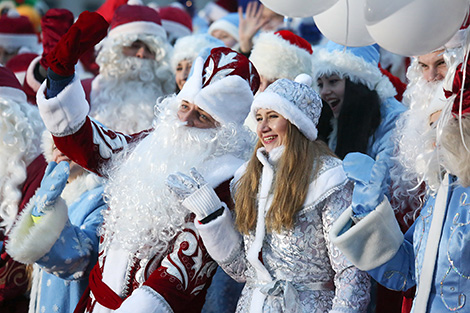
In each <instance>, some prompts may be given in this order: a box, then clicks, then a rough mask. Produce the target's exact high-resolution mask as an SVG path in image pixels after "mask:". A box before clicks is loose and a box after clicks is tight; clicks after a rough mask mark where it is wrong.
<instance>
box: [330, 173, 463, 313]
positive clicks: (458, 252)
mask: <svg viewBox="0 0 470 313" xmlns="http://www.w3.org/2000/svg"><path fill="white" fill-rule="evenodd" d="M469 195H470V187H467V188H464V187H462V186H461V185H459V184H458V183H456V182H455V177H454V176H451V175H446V177H445V179H444V181H443V183H442V184H441V187H440V189H439V191H438V193H437V195H435V196H433V197H430V198H429V199H428V201H427V203H426V205H425V206H424V208H423V209H422V210H421V213H420V216H419V217H418V219H417V220H416V221H415V223H414V224H413V226H412V227H411V228H410V229H409V230H408V232H407V233H406V234H405V235H402V233H401V231H400V228H399V226H398V223H397V222H396V220H395V218H394V215H393V210H392V209H391V207H390V204H389V203H388V201H387V199H385V200H384V201H383V202H382V203H381V204H380V205H379V206H378V207H377V208H376V209H375V210H374V211H372V212H371V213H370V214H369V215H367V216H366V217H365V218H364V219H362V220H361V221H359V222H358V223H357V224H356V225H354V226H352V227H351V225H352V223H351V215H352V210H351V209H350V208H349V209H348V210H347V211H346V212H345V213H343V215H342V216H341V217H340V218H339V219H338V221H337V222H336V223H335V224H334V225H333V228H332V231H331V238H332V241H333V243H335V244H336V245H337V246H338V247H339V248H340V250H341V251H343V252H344V253H345V255H346V256H347V257H348V258H349V259H350V260H351V261H352V262H353V263H354V264H355V265H356V266H357V267H359V268H360V269H363V270H367V271H368V272H369V273H370V274H371V275H372V276H373V277H374V278H375V279H376V280H377V281H378V282H379V283H380V284H382V285H384V286H386V287H387V288H390V289H394V290H407V289H409V288H410V287H412V286H415V285H417V287H418V288H417V292H416V297H415V300H414V303H413V308H412V312H415V313H421V312H430V313H434V312H439V313H441V312H468V311H469V309H470V305H469V304H468V301H467V299H466V298H467V297H470V263H469V262H468V260H469V259H470V197H469Z"/></svg>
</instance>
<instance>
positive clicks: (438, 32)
mask: <svg viewBox="0 0 470 313" xmlns="http://www.w3.org/2000/svg"><path fill="white" fill-rule="evenodd" d="M394 1H397V2H395V3H394ZM394 1H389V0H366V9H365V13H364V15H365V21H366V22H365V23H366V27H367V30H368V31H369V34H370V35H371V36H372V38H374V39H375V41H376V42H377V43H378V44H379V45H380V46H381V47H383V48H384V49H386V50H388V51H390V52H393V53H396V54H401V55H405V56H416V55H423V54H427V53H429V52H432V51H433V50H435V49H438V48H440V47H442V46H443V45H444V44H445V43H446V42H448V41H449V39H451V38H452V36H453V35H454V34H455V33H456V32H457V30H458V29H459V28H460V26H461V25H462V23H463V21H464V19H465V17H466V15H467V12H468V9H469V1H468V0H394Z"/></svg>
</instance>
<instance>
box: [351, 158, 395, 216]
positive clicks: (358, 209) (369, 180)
mask: <svg viewBox="0 0 470 313" xmlns="http://www.w3.org/2000/svg"><path fill="white" fill-rule="evenodd" d="M343 168H344V171H345V172H346V176H347V177H348V178H349V179H351V180H352V181H354V182H355V185H354V191H353V196H352V203H351V207H352V210H353V212H354V217H357V218H362V217H364V216H366V215H367V214H369V213H370V212H371V211H373V210H374V209H375V208H376V207H377V206H378V205H379V204H380V203H381V202H382V201H383V198H384V192H383V184H384V183H385V182H384V180H385V175H386V171H387V165H386V164H385V163H384V162H380V161H377V162H376V161H374V159H372V158H371V157H370V156H368V155H365V154H362V153H358V152H353V153H349V154H347V155H346V157H345V158H344V160H343Z"/></svg>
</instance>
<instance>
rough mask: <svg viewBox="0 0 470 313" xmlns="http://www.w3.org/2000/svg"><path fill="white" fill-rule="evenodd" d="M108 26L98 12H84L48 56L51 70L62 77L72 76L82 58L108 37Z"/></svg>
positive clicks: (47, 60) (47, 59)
mask: <svg viewBox="0 0 470 313" xmlns="http://www.w3.org/2000/svg"><path fill="white" fill-rule="evenodd" d="M108 26H109V24H108V22H106V20H105V19H104V18H103V17H102V16H101V15H100V14H98V13H96V12H89V11H84V12H83V13H82V14H80V16H79V17H78V19H77V21H76V22H75V23H74V24H73V25H72V26H71V27H70V29H69V30H68V31H67V33H66V34H65V35H64V36H62V38H61V39H60V41H59V42H58V43H57V45H56V46H55V48H54V49H53V50H52V51H51V52H50V53H49V54H48V55H47V56H46V62H47V63H48V64H49V67H50V68H51V70H52V71H54V73H56V74H58V75H61V76H71V75H72V74H73V73H74V71H75V64H77V62H78V59H79V58H80V56H81V55H82V54H83V53H84V52H85V51H87V50H88V49H90V48H91V47H93V46H95V45H96V44H97V43H98V42H100V41H101V39H103V38H104V37H105V36H106V34H107V31H108Z"/></svg>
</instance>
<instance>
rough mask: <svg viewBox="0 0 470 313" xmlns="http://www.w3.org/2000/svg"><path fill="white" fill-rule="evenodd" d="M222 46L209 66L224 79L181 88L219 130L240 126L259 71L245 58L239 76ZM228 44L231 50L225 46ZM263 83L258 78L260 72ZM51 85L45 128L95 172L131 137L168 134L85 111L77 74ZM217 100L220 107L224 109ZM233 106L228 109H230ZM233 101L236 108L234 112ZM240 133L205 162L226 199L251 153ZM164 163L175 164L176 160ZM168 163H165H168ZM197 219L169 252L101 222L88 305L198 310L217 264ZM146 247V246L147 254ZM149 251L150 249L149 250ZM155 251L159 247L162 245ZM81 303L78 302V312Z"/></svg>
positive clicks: (41, 99)
mask: <svg viewBox="0 0 470 313" xmlns="http://www.w3.org/2000/svg"><path fill="white" fill-rule="evenodd" d="M220 49H222V50H221V51H222V53H221V56H220V59H211V60H210V61H211V63H210V64H211V66H210V67H209V68H210V69H211V70H213V71H211V73H213V74H214V76H215V77H217V78H218V79H217V80H216V79H214V81H212V84H211V81H210V80H211V78H209V79H207V77H206V78H205V83H206V85H205V86H204V88H202V86H203V85H202V77H200V76H199V77H198V78H197V79H193V80H192V81H191V82H189V81H188V83H189V85H188V88H187V90H185V92H183V93H182V94H181V97H183V98H182V99H188V100H190V101H191V102H193V103H196V105H198V106H199V107H201V108H204V110H205V111H206V112H208V113H209V114H211V115H212V116H214V117H215V118H217V121H219V122H220V123H221V125H222V126H221V127H220V128H221V129H223V128H224V127H225V126H223V125H228V124H230V122H231V123H234V124H236V125H239V126H240V127H241V125H242V122H243V120H244V118H245V117H246V115H247V114H248V110H249V104H250V103H251V101H252V97H253V91H252V89H251V88H253V87H251V86H249V84H248V83H247V81H248V80H250V81H251V80H253V77H254V76H255V74H256V73H254V72H252V71H253V68H252V66H251V63H250V64H248V60H247V59H246V58H245V59H246V60H245V62H246V64H245V65H244V66H245V67H246V69H245V70H246V75H245V76H246V77H247V78H245V77H243V78H242V77H240V76H238V75H240V74H238V72H237V69H233V68H232V69H231V70H227V68H229V67H230V66H233V65H234V64H236V63H237V62H238V56H237V54H236V53H235V52H233V51H231V50H230V49H227V48H220ZM225 49H226V50H229V51H225ZM214 62H215V63H214ZM214 64H215V66H217V67H223V68H224V70H225V72H223V70H222V71H219V68H214ZM206 66H207V65H206ZM198 69H199V71H196V70H195V72H196V73H199V72H200V73H202V72H203V71H202V62H199V65H198ZM227 71H228V72H230V73H231V74H230V75H229V76H227V77H226V78H223V77H224V76H223V75H227V74H225V73H226V72H227ZM206 73H207V70H206ZM233 73H234V74H233ZM256 75H257V74H256ZM195 76H198V75H195ZM257 84H258V85H259V78H258V80H257ZM45 88H46V84H45V83H44V84H43V85H42V86H41V88H40V89H39V92H38V107H39V109H40V113H41V116H42V118H43V120H44V122H45V124H46V127H47V128H48V129H49V131H50V132H51V133H52V134H53V135H54V141H55V143H56V146H57V147H58V149H59V150H61V151H62V152H64V153H65V154H66V155H68V156H69V157H70V158H71V159H72V160H74V161H75V162H76V163H78V164H80V165H81V166H83V167H85V168H86V169H88V170H90V171H93V172H96V173H98V174H100V175H107V172H106V169H107V168H108V167H107V164H110V163H111V162H112V161H113V160H114V159H113V158H112V157H113V156H114V155H116V154H118V153H119V152H121V151H127V149H128V148H129V146H131V147H133V148H134V149H135V150H137V149H139V144H136V145H133V144H135V143H137V142H141V144H142V143H143V142H144V141H145V140H147V139H150V138H152V140H157V145H158V142H159V141H164V140H165V138H158V137H156V136H152V135H154V134H152V130H150V131H143V132H141V133H138V134H134V135H124V134H122V133H118V132H114V131H111V130H109V129H107V128H105V127H102V126H100V125H99V124H98V123H96V122H95V121H93V120H92V119H90V118H89V117H88V116H87V114H88V109H89V107H88V103H87V102H86V100H85V94H84V91H83V89H82V87H81V84H80V82H79V80H78V79H77V77H75V78H74V79H73V81H72V82H71V83H70V84H69V85H68V86H66V87H65V88H64V89H63V90H62V91H61V92H60V93H59V94H58V95H57V96H56V97H54V98H50V99H46V97H45V96H44V90H45ZM229 88H233V90H234V91H233V92H231V93H228V92H227V94H226V96H225V98H223V99H222V98H217V99H216V97H217V96H219V97H223V95H224V92H223V91H227V90H229ZM256 89H257V86H256ZM183 90H184V89H183ZM221 95H222V96H221ZM231 97H233V98H231ZM178 99H179V98H178ZM211 100H212V101H213V102H211ZM223 100H225V101H227V100H228V101H229V102H230V103H236V105H233V106H232V105H227V103H225V102H223ZM234 100H237V102H235V101H234ZM178 103H179V102H178ZM219 107H222V108H220V109H219ZM227 107H230V108H229V109H227ZM232 107H234V110H235V111H230V110H231V109H232ZM228 111H230V112H228ZM165 112H166V111H165ZM175 112H176V111H175ZM175 112H174V113H175ZM161 116H165V114H164V113H162V112H161V113H160V114H159V118H160V117H161ZM175 118H176V117H175ZM229 121H230V122H229ZM159 123H160V121H157V123H156V125H157V126H156V127H157V128H156V129H158V128H159V127H160V126H158V125H159ZM226 127H230V126H226ZM202 131H203V132H205V131H207V130H202ZM245 132H246V130H245ZM239 137H240V138H244V136H243V134H239V135H238V136H236V138H239ZM246 138H248V137H246ZM250 138H251V137H250ZM160 139H161V140H160ZM236 140H237V139H232V141H230V143H231V146H235V150H234V149H232V150H230V151H232V152H225V150H218V151H219V152H220V151H223V152H222V153H216V156H211V157H209V158H207V159H203V161H201V162H199V166H200V167H201V168H202V171H203V174H204V176H205V177H206V180H207V181H208V183H209V184H210V185H211V186H212V187H213V188H215V190H216V193H217V194H218V196H219V198H220V199H221V200H222V201H224V202H225V203H231V198H230V191H229V181H230V179H231V178H232V176H233V174H234V173H235V170H236V169H237V168H238V167H239V166H240V165H241V164H243V162H244V160H243V158H242V155H243V156H245V155H246V154H245V152H243V153H238V152H234V151H238V150H240V151H246V150H248V149H246V148H247V147H249V146H251V143H252V142H248V141H247V140H245V139H243V140H241V141H240V144H236V143H234V142H235V141H236ZM152 142H153V141H152ZM174 144H176V143H174ZM224 152H225V153H224ZM131 153H132V152H131ZM188 153H189V152H188ZM144 158H145V157H144ZM139 161H141V160H139ZM144 161H145V160H144ZM147 162H150V163H153V164H154V163H155V161H149V160H147ZM165 162H166V163H171V162H172V160H166V161H165ZM166 163H165V165H164V166H167V164H166ZM159 165H161V164H155V166H159ZM132 174H133V173H132ZM150 178H152V177H150ZM135 187H138V186H135ZM175 201H176V198H175ZM110 203H111V206H110V211H111V212H112V211H113V207H112V203H113V202H112V200H110ZM170 213H171V212H170ZM130 214H132V212H131V213H130ZM170 215H171V214H170ZM130 218H132V216H131V217H130ZM144 218H147V217H144ZM151 218H152V216H149V217H148V219H151ZM193 220H194V216H193V215H190V216H187V217H186V219H185V221H184V224H183V227H182V230H181V231H178V232H175V234H174V236H172V237H171V238H172V239H171V240H170V242H168V245H166V246H164V247H165V249H164V250H163V251H161V250H160V252H155V249H154V248H153V243H150V242H149V241H148V240H147V241H144V240H145V239H144V238H141V237H139V239H138V241H141V240H142V241H144V242H146V245H145V244H144V246H143V248H142V246H140V247H141V248H139V249H140V250H137V251H138V252H132V251H129V250H127V249H126V247H125V246H124V245H121V244H120V242H119V240H116V239H115V238H116V236H114V232H116V233H117V232H119V230H117V231H116V229H111V228H110V229H111V231H110V230H106V227H107V224H106V218H105V224H104V226H103V228H104V229H105V231H104V232H103V233H104V236H102V238H101V241H100V252H99V260H98V263H97V264H96V266H95V268H94V269H93V270H92V273H91V275H90V285H89V287H90V289H91V292H90V294H89V297H84V298H82V300H83V301H82V303H81V304H82V305H83V306H86V311H87V312H94V313H97V312H100V313H101V312H111V311H114V310H116V312H145V313H148V312H200V311H201V309H202V306H203V304H204V299H205V294H206V290H207V288H208V287H209V285H210V282H211V279H212V276H213V274H214V273H215V270H216V267H217V264H216V263H215V262H214V261H213V260H212V258H211V257H210V256H209V254H208V253H207V251H206V249H205V247H204V245H203V243H202V240H201V238H200V236H199V233H198V231H197V230H196V228H195V227H194V224H193ZM125 223H126V221H125ZM124 227H125V226H124ZM150 231H151V230H150ZM145 234H146V233H144V235H145ZM162 236H164V234H162ZM132 239H135V237H134V238H132ZM132 239H131V240H132ZM158 239H160V237H158ZM155 241H159V240H155ZM156 244H157V243H156ZM142 251H144V253H141V252H142ZM148 251H150V252H149V253H146V252H148ZM157 251H159V250H158V249H157ZM142 255H144V257H142ZM79 309H80V304H79V306H78V307H77V310H76V311H79ZM79 312H80V311H79Z"/></svg>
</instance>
